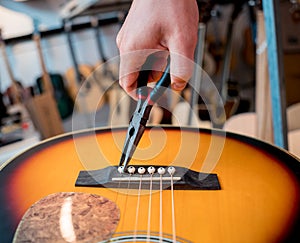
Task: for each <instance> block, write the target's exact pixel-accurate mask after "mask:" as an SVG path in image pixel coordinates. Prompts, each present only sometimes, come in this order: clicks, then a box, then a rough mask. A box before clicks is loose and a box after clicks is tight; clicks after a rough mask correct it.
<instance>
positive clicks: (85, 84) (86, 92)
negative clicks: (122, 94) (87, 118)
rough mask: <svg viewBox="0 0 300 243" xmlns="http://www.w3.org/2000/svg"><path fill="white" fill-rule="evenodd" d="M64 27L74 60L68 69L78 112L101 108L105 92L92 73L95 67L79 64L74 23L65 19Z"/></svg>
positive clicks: (67, 75)
mask: <svg viewBox="0 0 300 243" xmlns="http://www.w3.org/2000/svg"><path fill="white" fill-rule="evenodd" d="M64 27H65V32H66V35H67V43H68V47H69V50H70V54H71V59H72V62H73V67H71V68H69V69H68V70H67V71H66V78H67V80H68V89H69V93H70V95H71V97H72V99H73V101H74V102H75V106H76V109H77V111H78V112H80V113H92V112H95V111H97V110H99V109H100V108H101V107H102V106H103V104H104V102H105V97H104V92H103V90H102V89H101V87H100V86H99V85H98V84H97V82H96V81H95V79H94V77H93V75H92V72H93V67H92V66H89V65H86V64H80V65H79V64H78V61H77V58H76V53H75V48H74V43H73V39H72V23H71V22H70V21H65V22H64Z"/></svg>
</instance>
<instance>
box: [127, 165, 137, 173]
mask: <svg viewBox="0 0 300 243" xmlns="http://www.w3.org/2000/svg"><path fill="white" fill-rule="evenodd" d="M127 171H128V173H129V174H134V172H135V167H134V166H129V167H128V169H127Z"/></svg>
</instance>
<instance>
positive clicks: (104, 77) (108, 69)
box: [91, 16, 130, 125]
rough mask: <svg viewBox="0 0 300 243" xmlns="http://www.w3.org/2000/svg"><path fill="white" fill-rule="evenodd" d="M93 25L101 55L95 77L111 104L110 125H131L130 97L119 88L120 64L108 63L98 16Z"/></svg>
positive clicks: (96, 66)
mask: <svg viewBox="0 0 300 243" xmlns="http://www.w3.org/2000/svg"><path fill="white" fill-rule="evenodd" d="M122 22H123V17H120V20H119V22H118V24H119V25H120V26H121V24H122ZM91 25H92V27H93V29H94V33H95V40H96V46H97V49H98V53H99V62H98V63H97V64H96V65H95V70H94V72H93V76H94V78H95V80H96V81H97V82H98V84H99V86H100V87H102V89H103V91H104V92H106V97H107V100H108V104H109V116H108V124H109V125H126V124H128V123H129V119H130V118H129V116H130V114H129V113H130V112H129V107H130V97H129V96H128V95H127V94H126V93H125V92H124V90H123V89H122V88H121V87H120V86H119V82H118V81H119V67H118V63H112V62H109V61H108V58H107V57H106V55H105V52H104V45H103V41H102V38H103V36H102V35H101V29H100V26H99V18H98V16H93V17H92V18H91Z"/></svg>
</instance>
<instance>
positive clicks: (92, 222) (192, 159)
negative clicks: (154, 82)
mask: <svg viewBox="0 0 300 243" xmlns="http://www.w3.org/2000/svg"><path fill="white" fill-rule="evenodd" d="M126 130H127V129H126V128H125V127H124V128H113V129H111V128H103V129H102V128H101V129H96V130H85V131H80V132H74V133H70V134H66V135H63V136H58V137H54V138H53V139H49V140H45V141H43V142H42V143H40V144H38V145H37V146H34V147H32V148H30V149H29V150H27V151H25V152H23V153H22V154H20V155H18V156H17V157H15V158H13V159H12V160H11V161H9V162H7V163H6V164H4V165H3V166H2V169H1V171H0V193H1V197H0V222H1V223H0V242H3V243H6V242H13V241H14V242H29V240H28V238H26V237H29V236H28V234H29V233H28V232H29V231H30V232H31V231H34V226H32V222H31V221H30V217H29V216H31V217H39V218H38V220H37V221H36V222H37V226H36V229H37V232H35V233H32V235H31V237H33V239H34V237H35V238H36V241H31V242H51V239H50V238H51V237H50V236H48V238H47V237H45V238H43V232H44V231H45V232H46V231H47V230H49V229H50V228H53V229H55V230H54V232H55V234H56V235H58V236H57V237H59V239H56V240H55V241H53V242H196V243H198V242H213V243H215V242H230V243H234V242H237V243H241V242H243V243H246V242H249V243H258V242H265V243H270V242H300V231H299V226H300V225H299V223H300V212H299V205H300V198H299V195H300V194H299V193H300V187H299V183H300V174H299V173H300V164H299V161H298V159H296V158H295V157H293V156H292V155H290V154H289V153H287V152H286V151H285V150H282V149H280V148H278V147H274V146H273V145H271V144H267V143H264V142H262V141H260V140H255V139H252V138H248V137H245V136H241V135H237V134H233V133H225V132H223V131H220V130H214V129H200V130H199V129H195V128H178V127H148V128H147V129H146V131H145V133H144V136H143V137H142V139H141V141H140V144H139V146H138V148H137V150H136V152H135V154H134V157H133V160H132V161H131V164H130V165H132V166H134V168H135V167H136V171H139V172H141V170H142V169H141V167H144V169H145V171H146V172H145V174H139V173H138V172H136V171H135V172H134V173H133V172H131V173H127V172H125V173H120V172H121V171H120V172H119V171H118V167H117V165H118V162H119V159H120V155H121V151H122V146H123V142H124V139H125V136H126ZM151 166H152V167H154V169H155V172H154V173H152V172H151V170H150V174H149V173H148V172H147V170H148V169H149V167H151ZM159 168H160V169H159ZM161 168H163V169H161ZM164 169H165V171H166V172H165V174H162V175H160V174H159V173H158V171H162V170H164ZM174 169H175V172H174ZM169 172H170V173H169ZM151 173H152V174H151ZM186 175H188V176H186ZM120 178H121V179H120ZM142 178H143V179H142ZM162 178H164V179H162ZM208 178H210V179H211V180H210V179H209V180H207V179H208ZM57 195H62V196H64V197H65V198H64V200H63V201H62V200H58V199H55V198H56V197H57ZM81 196H86V197H87V198H89V196H91V197H93V200H96V201H97V200H98V199H99V198H100V199H99V200H100V201H101V202H102V203H100V204H99V203H93V202H92V201H89V200H88V199H86V200H84V199H80V197H81ZM50 199H51V200H50ZM47 200H48V201H49V202H50V201H51V203H50V204H51V205H50V204H49V205H48V204H47V202H48V201H47ZM56 200H57V201H56ZM104 201H105V202H109V204H106V203H103V202H104ZM45 203H46V204H45ZM53 203H57V208H56V209H55V210H54V209H53V208H52V206H53ZM101 204H103V205H108V206H103V207H102V208H99V209H98V207H100V206H99V205H101ZM38 205H42V209H39V210H40V211H38V209H35V208H34V206H38ZM47 205H48V206H47ZM50 206H51V208H50ZM76 208H77V209H78V208H81V210H79V211H76V210H77V209H76ZM82 208H83V209H82ZM44 209H45V210H46V211H43V210H44ZM32 210H36V211H32ZM47 210H48V211H47ZM92 210H93V211H92ZM28 212H29V213H28ZM43 212H44V213H43ZM45 212H48V213H45ZM55 214H57V215H58V216H57V218H55V217H56V216H54V215H55ZM97 215H99V216H97ZM97 217H99V218H100V219H101V220H102V219H104V220H107V221H97ZM101 222H102V223H101ZM103 222H107V223H103ZM66 225H68V227H66ZM38 226H39V227H38ZM103 227H104V228H103ZM29 228H30V229H29ZM99 228H101V232H102V235H100V236H99V237H98V236H97V237H96V236H95V237H94V238H92V239H91V238H89V237H91V235H97V234H98V233H97V232H98V231H97V230H98V229H99ZM102 228H103V230H102ZM108 228H109V229H108ZM22 231H23V233H22ZM99 231H100V230H99ZM95 232H96V233H95ZM101 232H100V233H99V234H101ZM103 232H105V233H103ZM26 234H27V236H26ZM45 235H46V233H45ZM85 235H86V236H85ZM37 236H39V237H40V238H37ZM22 237H25V238H22ZM49 237H50V238H49ZM85 237H87V238H85Z"/></svg>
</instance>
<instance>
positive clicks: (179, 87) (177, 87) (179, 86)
mask: <svg viewBox="0 0 300 243" xmlns="http://www.w3.org/2000/svg"><path fill="white" fill-rule="evenodd" d="M185 85H186V83H173V85H172V87H173V89H175V90H182V89H183V88H184V87H185Z"/></svg>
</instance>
